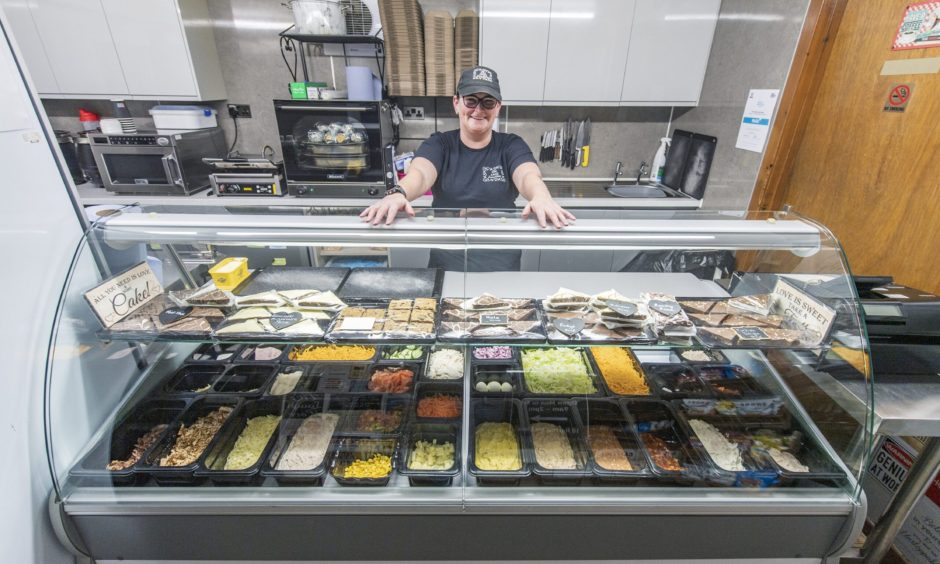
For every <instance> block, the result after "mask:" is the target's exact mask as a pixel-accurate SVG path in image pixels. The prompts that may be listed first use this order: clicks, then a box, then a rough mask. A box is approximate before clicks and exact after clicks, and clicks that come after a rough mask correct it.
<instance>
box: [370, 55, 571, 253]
mask: <svg viewBox="0 0 940 564" xmlns="http://www.w3.org/2000/svg"><path fill="white" fill-rule="evenodd" d="M453 102H454V111H455V112H456V113H457V116H458V117H459V119H460V128H459V129H455V130H453V131H445V132H443V133H434V134H433V135H431V137H430V138H428V139H427V140H426V141H425V142H424V143H422V144H421V146H420V147H419V148H418V151H417V152H416V154H415V158H414V160H412V161H411V167H410V168H409V169H408V174H407V175H405V177H404V178H402V179H401V182H400V183H399V184H397V185H396V186H395V187H393V188H390V189H389V190H387V191H386V193H385V197H384V198H382V199H381V200H379V201H378V202H376V203H375V204H373V205H371V206H369V207H368V208H366V210H365V211H363V212H362V213H361V214H360V217H361V218H362V219H363V221H366V222H370V223H371V224H372V225H379V224H380V223H382V222H384V223H385V224H386V225H390V224H391V223H392V222H393V221H394V220H395V217H396V216H397V215H398V212H400V211H402V210H404V212H405V213H407V214H408V215H409V216H414V214H415V212H414V209H413V208H412V207H411V204H410V203H409V202H411V201H412V200H414V199H415V198H418V197H420V196H421V195H422V194H424V193H426V192H427V191H428V189H430V190H431V192H432V194H433V197H434V199H433V202H432V204H431V206H432V207H434V208H438V209H441V208H444V209H467V208H485V209H511V208H514V207H515V200H516V197H517V196H518V195H519V194H522V196H523V197H524V198H525V199H526V200H528V204H526V206H525V208H524V209H523V210H522V218H523V219H526V218H528V217H529V216H534V218H535V220H536V221H537V222H538V224H539V225H540V226H541V227H546V226H547V225H548V224H549V223H551V224H552V225H553V226H555V228H557V229H560V228H562V227H564V226H565V225H568V224H569V222H571V221H573V220H574V216H573V215H572V214H571V213H569V212H568V211H566V210H565V209H563V208H562V207H561V206H559V205H558V203H557V202H555V200H553V199H552V196H551V194H550V193H549V191H548V187H547V186H545V182H543V181H542V173H541V172H540V171H539V167H538V165H537V164H536V161H535V157H534V156H533V155H532V151H531V150H529V147H528V145H526V144H525V141H523V140H522V138H521V137H519V136H518V135H516V134H513V133H500V132H497V131H493V121H494V120H495V119H496V118H497V117H498V116H499V109H500V107H502V95H501V94H500V90H499V78H498V77H497V76H496V72H495V71H494V70H492V69H490V68H487V67H474V68H471V69H467V70H465V71H464V72H463V73H462V74H461V75H460V81H459V82H458V83H457V95H456V96H454V100H453ZM520 256H521V252H520V251H486V252H471V253H469V254H468V256H467V265H466V268H465V265H464V253H463V252H449V251H442V250H439V249H432V250H431V261H430V263H429V265H428V266H430V267H432V268H435V267H437V268H444V269H445V270H465V269H466V270H468V271H490V270H519V258H520Z"/></svg>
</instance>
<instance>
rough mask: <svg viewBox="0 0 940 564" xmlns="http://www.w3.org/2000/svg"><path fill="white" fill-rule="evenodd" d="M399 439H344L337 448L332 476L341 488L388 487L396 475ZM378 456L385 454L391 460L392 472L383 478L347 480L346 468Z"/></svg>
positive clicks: (331, 468)
mask: <svg viewBox="0 0 940 564" xmlns="http://www.w3.org/2000/svg"><path fill="white" fill-rule="evenodd" d="M397 447H398V438H397V437H390V438H357V437H346V438H343V439H342V440H341V441H340V442H339V444H338V445H337V446H336V455H335V456H334V457H333V464H332V466H331V467H330V475H331V476H332V477H333V479H334V480H336V483H337V484H339V485H341V486H373V487H374V486H378V487H381V486H386V485H388V482H389V480H391V478H392V474H394V473H395V466H396V458H397ZM376 454H384V455H385V456H388V457H389V458H390V459H391V466H392V468H391V472H389V473H388V474H387V475H385V476H383V477H381V478H347V477H345V476H344V473H345V471H346V467H347V466H349V465H350V464H351V463H352V462H353V461H355V460H356V459H360V460H368V459H369V458H371V457H372V456H374V455H376Z"/></svg>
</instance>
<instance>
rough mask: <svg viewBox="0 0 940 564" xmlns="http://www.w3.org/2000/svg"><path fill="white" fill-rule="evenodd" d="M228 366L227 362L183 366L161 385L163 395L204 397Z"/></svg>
mask: <svg viewBox="0 0 940 564" xmlns="http://www.w3.org/2000/svg"><path fill="white" fill-rule="evenodd" d="M228 366H229V364H228V363H227V362H226V363H198V364H188V363H187V364H184V365H182V366H180V367H179V368H178V369H177V370H176V372H175V373H173V375H172V376H170V377H169V378H168V379H167V381H166V384H164V385H163V393H164V394H166V395H170V396H181V397H194V396H202V395H205V394H207V393H209V392H211V391H212V385H213V384H215V382H216V380H218V379H219V378H220V377H221V376H222V374H223V373H225V369H226V368H227V367H228ZM197 390H199V391H197Z"/></svg>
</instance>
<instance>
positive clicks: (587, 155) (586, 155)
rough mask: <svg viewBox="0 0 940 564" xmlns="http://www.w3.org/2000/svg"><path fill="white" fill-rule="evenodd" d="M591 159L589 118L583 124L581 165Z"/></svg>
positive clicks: (586, 163)
mask: <svg viewBox="0 0 940 564" xmlns="http://www.w3.org/2000/svg"><path fill="white" fill-rule="evenodd" d="M590 160H591V118H587V124H585V126H584V146H583V148H582V149H581V166H587V165H588V163H589V162H590Z"/></svg>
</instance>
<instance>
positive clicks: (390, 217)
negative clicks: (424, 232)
mask: <svg viewBox="0 0 940 564" xmlns="http://www.w3.org/2000/svg"><path fill="white" fill-rule="evenodd" d="M401 210H405V213H407V214H408V215H409V216H410V217H414V216H415V210H414V208H412V207H411V204H410V203H409V202H408V198H406V197H405V196H404V195H402V194H391V195H390V196H385V197H384V198H382V199H381V200H379V201H378V202H376V203H374V204H372V205H371V206H369V207H367V208H366V209H365V210H364V211H363V212H362V213H361V214H359V217H360V218H361V219H362V221H365V222H366V223H371V224H372V225H378V224H380V223H382V220H385V225H391V224H392V222H393V221H395V216H397V215H398V212H399V211H401Z"/></svg>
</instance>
